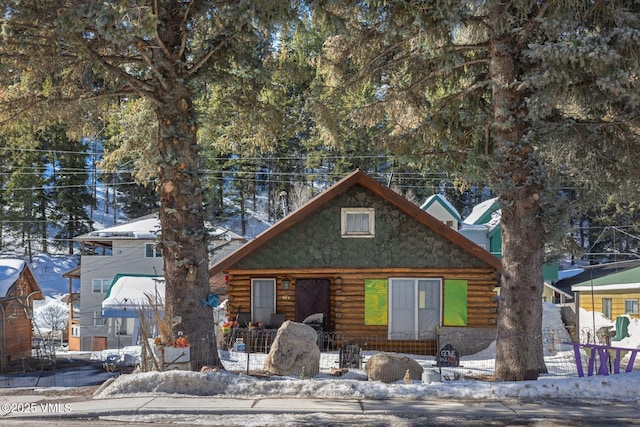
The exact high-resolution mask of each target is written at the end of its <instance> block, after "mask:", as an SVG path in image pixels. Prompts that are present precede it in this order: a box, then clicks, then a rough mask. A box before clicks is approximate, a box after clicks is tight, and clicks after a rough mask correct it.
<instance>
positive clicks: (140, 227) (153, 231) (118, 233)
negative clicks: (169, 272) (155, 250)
mask: <svg viewBox="0 0 640 427" xmlns="http://www.w3.org/2000/svg"><path fill="white" fill-rule="evenodd" d="M159 232H160V219H159V218H158V215H157V214H152V215H148V216H145V217H142V218H139V219H137V220H134V221H130V222H126V223H124V224H119V225H114V226H113V227H107V228H103V229H101V230H96V231H92V232H90V233H87V234H85V235H84V236H80V238H88V239H91V238H96V237H98V238H101V237H102V238H113V237H130V238H134V239H155V238H156V237H157V236H158V233H159Z"/></svg>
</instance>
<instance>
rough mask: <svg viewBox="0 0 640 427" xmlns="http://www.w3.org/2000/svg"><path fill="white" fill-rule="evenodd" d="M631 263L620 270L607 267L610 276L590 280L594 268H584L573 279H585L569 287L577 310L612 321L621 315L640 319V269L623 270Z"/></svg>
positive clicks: (637, 267)
mask: <svg viewBox="0 0 640 427" xmlns="http://www.w3.org/2000/svg"><path fill="white" fill-rule="evenodd" d="M634 264H635V265H637V262H634V263H633V264H627V265H623V266H622V268H619V269H613V268H609V269H608V270H606V271H608V272H609V274H606V275H602V276H600V277H589V276H591V272H592V271H593V270H595V269H589V268H588V267H587V268H585V272H584V273H581V274H580V275H579V276H576V278H578V279H584V280H583V281H582V282H578V283H576V284H574V285H572V286H571V290H572V291H573V292H575V293H576V304H577V306H578V308H583V309H585V310H587V311H595V312H599V313H602V314H603V315H604V316H605V317H606V318H608V319H611V320H615V319H616V318H617V317H619V316H623V315H626V316H629V317H630V318H640V316H639V312H638V302H639V301H640V266H636V267H632V268H625V267H627V266H630V265H634ZM610 267H612V266H610ZM618 267H620V266H618Z"/></svg>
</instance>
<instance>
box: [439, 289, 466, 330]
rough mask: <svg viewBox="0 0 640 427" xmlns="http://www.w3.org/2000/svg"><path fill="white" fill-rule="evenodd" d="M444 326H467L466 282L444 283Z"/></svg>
mask: <svg viewBox="0 0 640 427" xmlns="http://www.w3.org/2000/svg"><path fill="white" fill-rule="evenodd" d="M443 322H444V326H466V325H467V281H466V280H445V281H444V318H443Z"/></svg>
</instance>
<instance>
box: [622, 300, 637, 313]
mask: <svg viewBox="0 0 640 427" xmlns="http://www.w3.org/2000/svg"><path fill="white" fill-rule="evenodd" d="M624 312H625V313H626V314H638V300H637V299H626V300H624Z"/></svg>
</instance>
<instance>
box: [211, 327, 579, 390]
mask: <svg viewBox="0 0 640 427" xmlns="http://www.w3.org/2000/svg"><path fill="white" fill-rule="evenodd" d="M276 334H277V330H269V329H265V330H248V329H242V328H239V329H237V330H235V331H233V333H231V334H229V335H228V336H227V337H226V339H225V340H224V341H223V342H222V343H221V346H220V347H221V349H220V355H221V359H222V362H223V364H224V366H225V369H227V370H228V371H232V372H243V373H248V374H251V375H258V376H259V375H268V373H266V372H265V371H264V363H265V360H266V357H267V353H268V352H269V350H270V348H271V345H272V344H273V341H274V339H275V337H276ZM540 341H541V342H540V344H541V345H542V348H543V351H544V355H545V364H546V369H547V372H546V373H543V374H544V375H548V376H561V377H566V376H576V375H577V370H576V363H575V355H574V352H573V347H572V346H571V345H567V344H563V343H566V342H569V341H571V338H570V337H569V334H568V332H567V331H566V329H564V328H559V329H545V330H543V331H542V335H541V336H540ZM435 342H436V341H434V340H414V342H413V345H412V351H411V352H407V351H406V349H407V346H406V342H405V341H402V340H400V341H393V340H388V337H387V336H374V335H368V336H361V335H349V334H336V333H333V332H322V331H319V332H318V341H317V344H318V347H319V348H320V350H321V357H320V375H336V374H343V373H344V369H345V368H346V369H348V370H349V371H352V373H353V374H355V375H358V374H360V375H362V376H363V377H366V374H365V369H366V364H367V361H368V360H369V359H370V358H371V357H372V356H373V355H375V354H377V353H380V352H387V353H396V354H398V355H401V356H402V357H408V358H411V359H413V360H415V361H416V362H418V364H420V365H421V366H422V368H423V369H424V370H425V371H426V370H437V371H438V373H439V374H440V376H441V378H443V379H444V380H459V379H477V380H491V379H492V378H493V375H494V372H495V342H494V343H492V344H491V345H489V347H487V348H486V349H485V350H482V351H480V352H477V353H475V354H472V355H463V356H461V357H460V358H459V361H458V364H457V365H456V366H442V365H441V364H439V363H438V360H437V357H436V355H437V354H438V351H439V349H438V348H437V345H436V344H435ZM304 372H305V371H304V370H301V371H300V372H298V373H296V375H299V376H303V375H304Z"/></svg>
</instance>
